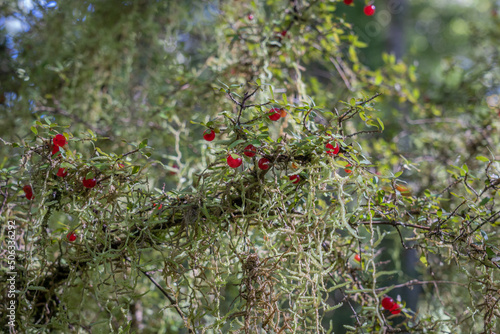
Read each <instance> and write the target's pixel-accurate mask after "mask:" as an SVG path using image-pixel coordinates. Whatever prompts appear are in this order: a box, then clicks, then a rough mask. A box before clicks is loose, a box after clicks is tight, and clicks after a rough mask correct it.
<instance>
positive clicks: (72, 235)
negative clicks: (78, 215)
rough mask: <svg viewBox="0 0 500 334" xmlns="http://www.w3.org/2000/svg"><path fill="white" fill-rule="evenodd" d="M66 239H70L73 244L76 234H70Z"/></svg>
mask: <svg viewBox="0 0 500 334" xmlns="http://www.w3.org/2000/svg"><path fill="white" fill-rule="evenodd" d="M66 238H67V239H68V241H69V242H73V241H75V240H76V234H75V233H74V232H69V233H68V234H67V235H66Z"/></svg>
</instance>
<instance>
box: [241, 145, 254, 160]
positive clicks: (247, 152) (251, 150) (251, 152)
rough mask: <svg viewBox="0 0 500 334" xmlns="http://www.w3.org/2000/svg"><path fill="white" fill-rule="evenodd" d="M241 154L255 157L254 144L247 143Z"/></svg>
mask: <svg viewBox="0 0 500 334" xmlns="http://www.w3.org/2000/svg"><path fill="white" fill-rule="evenodd" d="M243 154H244V155H246V156H247V157H249V158H252V157H255V154H257V149H256V148H255V146H253V145H252V144H250V145H248V146H247V147H245V150H244V151H243Z"/></svg>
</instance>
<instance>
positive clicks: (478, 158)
mask: <svg viewBox="0 0 500 334" xmlns="http://www.w3.org/2000/svg"><path fill="white" fill-rule="evenodd" d="M476 159H477V160H479V161H484V162H489V161H490V159H488V158H486V157H483V156H482V155H478V156H477V157H476Z"/></svg>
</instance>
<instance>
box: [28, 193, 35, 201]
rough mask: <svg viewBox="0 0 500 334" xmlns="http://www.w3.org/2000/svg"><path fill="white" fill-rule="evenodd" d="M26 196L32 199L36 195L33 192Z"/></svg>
mask: <svg viewBox="0 0 500 334" xmlns="http://www.w3.org/2000/svg"><path fill="white" fill-rule="evenodd" d="M26 198H27V199H29V200H30V201H31V200H32V199H33V198H35V195H33V193H27V194H26Z"/></svg>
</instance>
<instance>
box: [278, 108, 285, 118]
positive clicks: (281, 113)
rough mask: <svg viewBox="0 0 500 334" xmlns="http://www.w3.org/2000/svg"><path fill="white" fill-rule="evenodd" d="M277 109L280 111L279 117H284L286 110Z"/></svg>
mask: <svg viewBox="0 0 500 334" xmlns="http://www.w3.org/2000/svg"><path fill="white" fill-rule="evenodd" d="M279 111H280V116H281V118H284V117H286V115H287V112H286V110H285V109H280V110H279Z"/></svg>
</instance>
